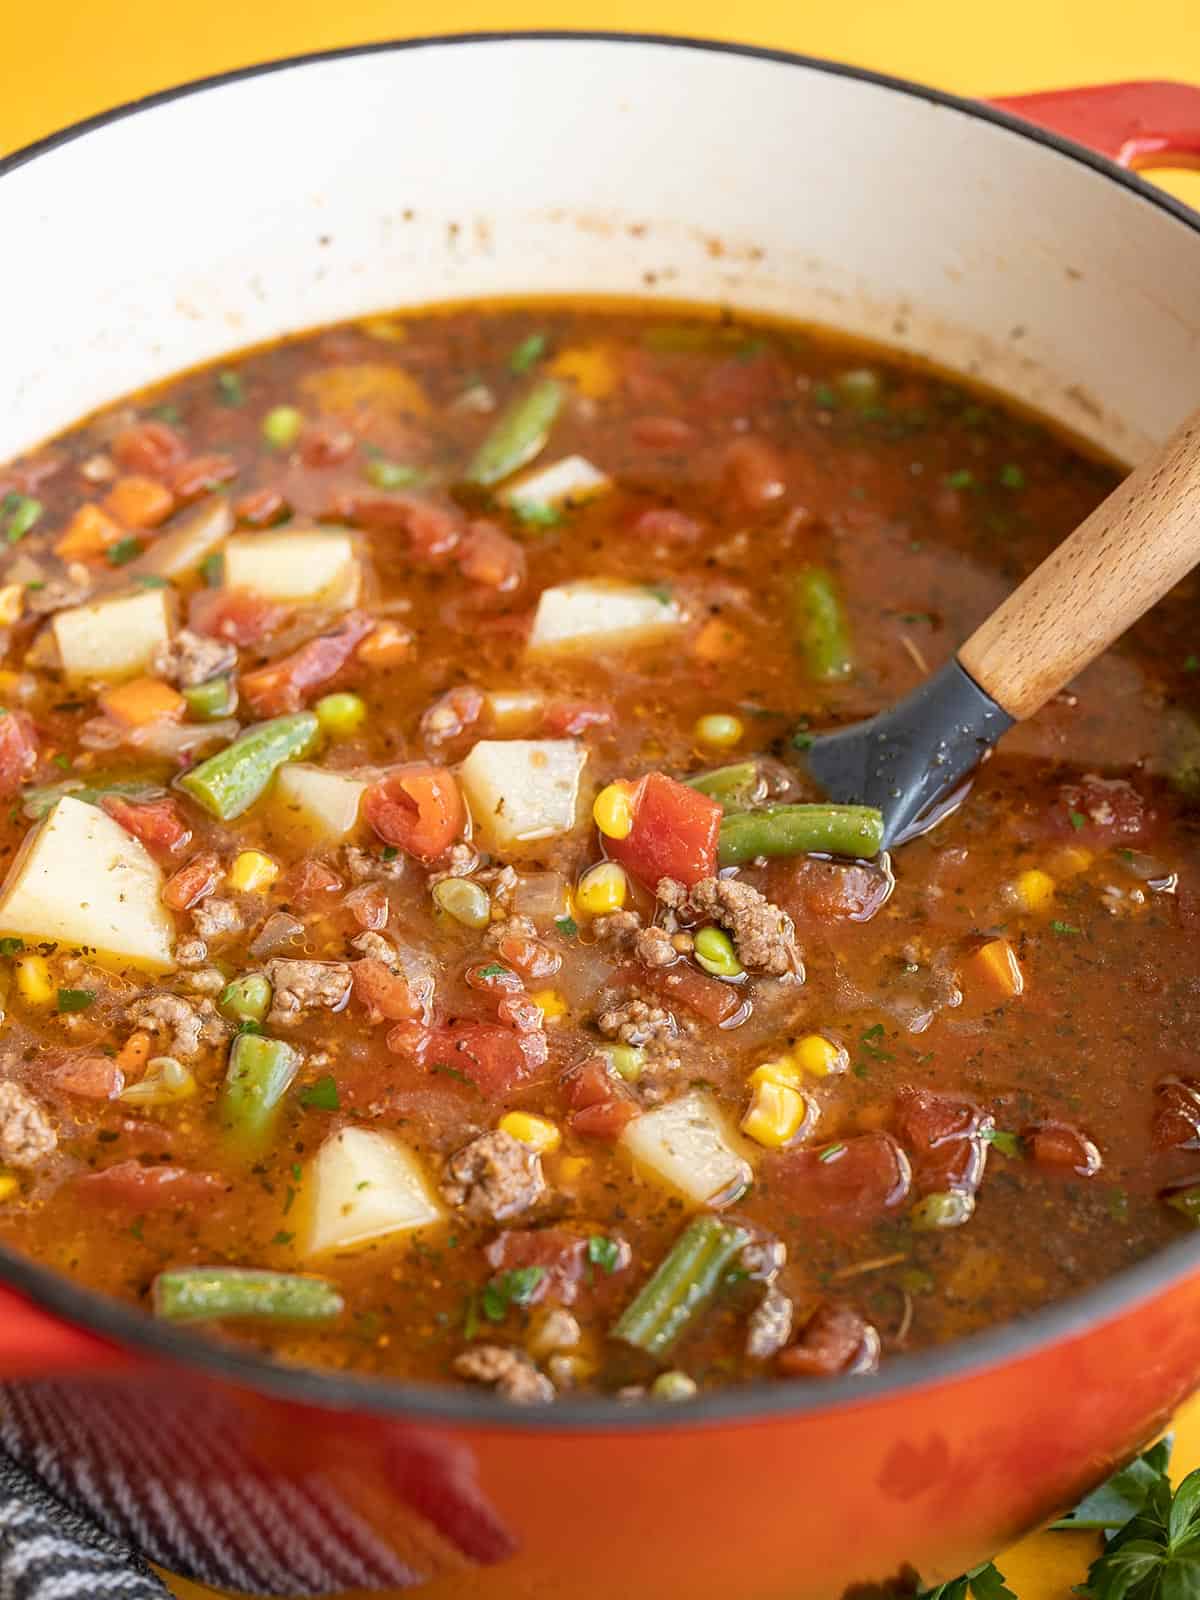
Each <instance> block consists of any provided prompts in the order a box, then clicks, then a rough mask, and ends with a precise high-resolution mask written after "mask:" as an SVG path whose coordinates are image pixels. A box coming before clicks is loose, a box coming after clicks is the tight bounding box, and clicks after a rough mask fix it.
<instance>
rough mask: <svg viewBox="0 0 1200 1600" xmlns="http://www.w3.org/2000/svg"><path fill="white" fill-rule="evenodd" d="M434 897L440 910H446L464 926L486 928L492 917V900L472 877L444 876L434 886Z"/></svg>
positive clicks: (447, 913) (448, 914) (449, 915)
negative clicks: (472, 880)
mask: <svg viewBox="0 0 1200 1600" xmlns="http://www.w3.org/2000/svg"><path fill="white" fill-rule="evenodd" d="M433 898H434V902H435V904H436V905H437V907H438V910H439V911H444V912H445V913H446V915H447V916H448V917H453V918H454V920H455V922H461V923H462V925H463V927H464V928H486V927H487V925H488V923H489V922H490V921H491V917H492V902H491V901H490V900H489V899H488V895H487V891H486V890H484V889H481V888H480V887H479V885H478V884H477V883H472V882H471V880H470V878H443V879H442V880H441V882H440V883H435V884H434V886H433Z"/></svg>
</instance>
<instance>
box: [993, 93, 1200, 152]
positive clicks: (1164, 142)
mask: <svg viewBox="0 0 1200 1600" xmlns="http://www.w3.org/2000/svg"><path fill="white" fill-rule="evenodd" d="M991 103H992V105H994V106H997V107H998V108H999V109H1000V110H1001V111H1009V112H1011V113H1012V115H1013V116H1014V117H1023V118H1024V119H1025V121H1026V122H1035V123H1037V125H1038V127H1040V128H1046V129H1048V130H1049V131H1050V132H1051V133H1061V134H1062V135H1063V136H1064V137H1065V138H1067V139H1073V140H1074V141H1075V143H1076V144H1083V145H1087V147H1088V148H1089V149H1090V150H1096V151H1098V152H1099V153H1100V154H1101V155H1104V156H1108V157H1109V158H1110V159H1111V160H1113V161H1115V162H1117V163H1118V164H1119V165H1120V166H1122V167H1197V168H1200V88H1195V87H1193V86H1192V85H1191V84H1188V83H1170V82H1162V83H1104V84H1096V85H1095V86H1094V87H1092V88H1088V89H1053V90H1050V91H1049V92H1048V93H1046V94H1021V95H1013V96H1007V97H1005V98H1004V99H1002V100H993V101H992V102H991Z"/></svg>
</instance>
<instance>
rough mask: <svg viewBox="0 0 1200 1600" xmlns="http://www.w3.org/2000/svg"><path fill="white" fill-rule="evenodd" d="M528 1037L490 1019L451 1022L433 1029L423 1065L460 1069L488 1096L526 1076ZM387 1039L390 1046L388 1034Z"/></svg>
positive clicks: (504, 1090) (528, 1065)
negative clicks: (487, 1020)
mask: <svg viewBox="0 0 1200 1600" xmlns="http://www.w3.org/2000/svg"><path fill="white" fill-rule="evenodd" d="M393 1032H395V1030H394V1029H393ZM530 1037H532V1036H531V1035H528V1034H526V1035H519V1034H516V1033H514V1032H513V1031H512V1029H511V1028H503V1027H501V1026H500V1025H499V1024H498V1023H494V1022H454V1023H451V1024H450V1025H449V1026H448V1027H442V1028H435V1029H434V1030H433V1032H432V1035H431V1037H430V1039H429V1041H428V1043H427V1045H426V1047H425V1049H424V1052H423V1053H424V1058H425V1065H426V1066H427V1067H429V1068H430V1070H432V1069H434V1068H435V1067H438V1066H444V1067H449V1068H451V1069H453V1070H454V1071H456V1072H461V1073H462V1074H463V1076H464V1077H466V1078H469V1079H470V1080H471V1082H472V1083H473V1084H474V1085H475V1087H476V1088H477V1089H478V1090H479V1092H480V1094H482V1095H483V1096H484V1097H485V1098H486V1099H489V1100H491V1099H494V1098H495V1097H496V1096H497V1095H502V1094H507V1093H508V1091H509V1090H510V1089H512V1088H514V1087H515V1086H516V1085H517V1084H518V1083H520V1082H522V1080H523V1079H525V1078H527V1077H528V1076H529V1073H530V1071H531V1070H532V1067H533V1065H535V1064H536V1063H533V1062H531V1061H530V1060H529V1058H528V1055H527V1052H526V1050H525V1048H524V1044H525V1041H526V1040H527V1039H529V1038H530ZM388 1043H389V1047H390V1044H391V1039H390V1036H389V1040H388Z"/></svg>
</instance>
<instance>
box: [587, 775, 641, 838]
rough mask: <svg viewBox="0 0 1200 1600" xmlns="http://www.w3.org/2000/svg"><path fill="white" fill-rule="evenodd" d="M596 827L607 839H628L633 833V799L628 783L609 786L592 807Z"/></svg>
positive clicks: (597, 797) (602, 791)
mask: <svg viewBox="0 0 1200 1600" xmlns="http://www.w3.org/2000/svg"><path fill="white" fill-rule="evenodd" d="M592 816H593V817H594V818H595V822H596V826H597V827H598V828H599V829H600V832H601V833H602V834H603V835H604V837H605V838H606V839H627V838H628V837H629V835H630V834H631V833H632V832H633V798H632V796H631V794H630V792H629V785H628V784H627V783H610V784H607V785H606V786H605V787H604V788H603V789H601V791H600V793H599V794H598V795H597V796H596V799H595V802H594V804H593V806H592Z"/></svg>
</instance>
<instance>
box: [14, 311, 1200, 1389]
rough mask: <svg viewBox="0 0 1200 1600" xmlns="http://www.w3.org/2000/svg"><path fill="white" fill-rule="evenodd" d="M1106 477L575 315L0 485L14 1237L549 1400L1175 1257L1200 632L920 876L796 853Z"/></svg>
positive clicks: (382, 328) (863, 366)
mask: <svg viewBox="0 0 1200 1600" xmlns="http://www.w3.org/2000/svg"><path fill="white" fill-rule="evenodd" d="M1114 482H1115V475H1114V473H1113V471H1112V470H1111V469H1110V468H1109V467H1107V466H1104V465H1100V464H1097V463H1096V462H1095V461H1092V460H1089V459H1087V458H1086V457H1085V456H1083V455H1082V454H1080V453H1079V451H1078V450H1076V449H1075V448H1073V447H1072V446H1071V445H1069V444H1067V443H1065V442H1064V441H1063V440H1062V439H1060V438H1059V437H1057V436H1055V435H1054V434H1053V433H1051V432H1049V431H1047V430H1046V429H1045V428H1043V427H1042V426H1040V425H1039V424H1038V423H1036V422H1034V421H1031V420H1029V419H1028V418H1026V417H1021V416H1016V415H1013V414H1011V413H1009V412H1008V411H1006V410H1005V409H1004V408H1003V407H1002V406H1001V405H999V404H997V403H996V402H995V401H994V400H993V399H991V398H988V397H986V396H982V395H979V394H975V393H971V392H968V391H965V390H964V389H962V388H960V387H956V386H954V385H952V384H950V383H948V382H946V381H945V380H944V379H943V378H941V377H938V376H931V375H929V374H926V373H922V372H917V371H914V370H912V369H911V368H908V367H905V366H901V365H898V364H895V363H892V362H889V361H888V360H886V359H883V358H881V357H879V356H878V355H877V354H876V353H874V352H868V353H864V352H863V351H862V350H861V349H852V348H848V347H844V346H841V345H839V344H837V343H833V342H829V341H828V340H826V339H825V338H823V337H815V336H813V335H812V334H810V333H808V332H805V331H801V330H798V329H794V328H789V327H783V326H760V325H749V324H747V323H744V322H739V321H736V320H732V319H729V318H722V319H716V318H713V317H705V316H701V315H699V314H697V313H694V312H690V311H686V310H681V311H675V310H663V309H661V308H655V309H648V308H638V307H630V306H616V307H612V306H608V307H597V308H587V307H576V308H570V307H564V306H562V305H542V304H531V305H521V306H500V307H491V308H487V307H485V308H465V309H464V308H455V309H451V310H448V311H442V312H438V313H429V314H421V315H413V316H402V317H395V318H380V319H376V320H372V321H369V322H366V323H362V324H358V325H354V326H347V327H342V328H336V329H333V330H330V331H326V332H321V333H317V334H314V335H311V336H309V337H305V338H303V339H299V340H296V341H294V342H291V343H288V344H284V345H281V346H278V347H276V348H271V349H265V350H260V351H255V352H252V353H250V354H248V355H245V356H244V357H240V358H238V359H236V360H235V361H230V362H228V363H226V364H224V365H223V366H221V367H220V368H217V369H212V370H205V371H201V372H196V373H192V374H189V375H187V376H185V377H183V378H181V379H179V380H178V381H176V382H173V383H170V384H168V385H166V386H164V387H162V388H160V389H158V390H156V391H154V392H153V393H148V394H145V395H142V396H138V397H136V398H135V399H133V400H131V401H128V402H125V403H123V404H121V405H119V406H116V407H114V408H112V409H110V410H108V411H106V412H104V413H102V414H100V415H98V416H96V417H93V418H92V419H90V420H89V421H88V422H86V423H84V424H83V425H81V426H80V427H78V428H76V429H74V430H72V431H71V432H69V433H67V434H65V435H64V436H63V437H61V438H59V439H57V440H55V441H54V442H53V443H52V444H51V445H50V446H48V447H47V448H45V449H43V450H41V451H39V452H37V453H36V454H34V455H31V456H30V457H28V458H27V459H24V460H22V461H19V462H17V463H15V464H14V465H13V466H11V467H10V468H9V469H7V470H6V471H4V472H2V473H0V496H2V497H3V498H2V500H0V505H2V511H0V530H2V531H3V532H4V533H5V535H6V539H7V551H8V553H7V556H6V558H5V563H4V568H3V571H2V572H0V621H2V624H3V632H2V633H0V642H2V647H3V653H4V655H3V671H2V673H0V692H2V695H3V705H4V707H5V711H4V714H3V716H2V717H0V791H2V793H3V796H4V798H5V800H6V807H5V810H4V813H3V816H2V817H0V849H2V851H3V865H4V869H5V873H6V877H5V882H4V887H3V890H2V891H0V935H2V936H3V937H2V939H0V967H2V969H3V970H2V973H0V978H2V981H3V985H4V1019H3V1031H2V1032H0V1161H2V1162H3V1163H4V1166H3V1172H2V1173H0V1194H2V1197H3V1198H2V1201H0V1239H3V1241H4V1242H5V1243H6V1244H8V1245H10V1246H13V1247H16V1248H17V1249H19V1250H21V1251H24V1252H27V1253H29V1254H31V1255H33V1256H35V1257H37V1258H38V1259H39V1260H41V1261H43V1262H45V1263H47V1264H48V1265H50V1266H52V1267H54V1268H56V1269H58V1270H59V1271H61V1272H63V1273H66V1274H69V1275H71V1276H73V1277H75V1278H77V1279H78V1280H80V1281H81V1282H84V1283H86V1284H89V1285H92V1286H94V1287H95V1288H97V1289H100V1290H104V1291H106V1292H108V1293H111V1294H114V1295H119V1296H122V1297H124V1298H127V1299H130V1300H133V1301H135V1302H137V1303H139V1304H141V1305H144V1306H145V1307H147V1309H148V1310H151V1311H152V1312H153V1313H154V1314H156V1315H159V1316H166V1317H172V1318H176V1319H192V1320H197V1321H203V1322H205V1323H208V1324H209V1325H212V1326H213V1327H214V1329H215V1331H217V1332H218V1333H219V1334H220V1336H222V1337H231V1338H236V1339H238V1340H242V1341H249V1342H251V1343H252V1344H253V1345H255V1346H257V1347H259V1348H261V1349H263V1350H265V1351H268V1352H272V1353H274V1354H276V1355H277V1356H279V1357H280V1358H283V1359H287V1360H290V1361H303V1362H310V1363H316V1364H319V1365H322V1366H331V1367H343V1368H353V1369H356V1370H359V1371H364V1372H379V1373H387V1374H393V1375H402V1376H406V1377H412V1378H421V1379H452V1378H457V1379H459V1380H465V1381H470V1382H476V1383H485V1384H490V1385H492V1386H494V1387H496V1388H497V1389H499V1390H500V1391H501V1392H502V1393H504V1394H506V1395H509V1396H511V1397H513V1398H515V1399H518V1400H529V1401H542V1400H548V1399H552V1398H553V1396H554V1395H555V1394H556V1393H557V1392H560V1391H562V1390H565V1389H571V1388H575V1389H579V1388H584V1389H597V1390H602V1391H607V1392H614V1393H630V1392H632V1393H641V1392H644V1391H645V1390H646V1389H647V1388H648V1389H649V1390H650V1392H651V1393H653V1394H655V1395H658V1396H662V1397H663V1398H665V1399H671V1398H686V1397H687V1395H689V1394H691V1393H693V1392H695V1390H696V1389H697V1388H704V1387H708V1386H712V1385H715V1384H721V1383H725V1382H729V1381H733V1380H738V1379H741V1378H745V1377H747V1376H751V1375H756V1374H775V1375H777V1376H778V1377H779V1378H780V1380H781V1381H789V1382H803V1381H811V1380H812V1379H814V1378H817V1377H819V1376H821V1375H825V1374H830V1373H835V1372H843V1371H856V1372H863V1373H867V1372H870V1371H871V1370H873V1369H874V1368H875V1367H876V1366H877V1365H878V1363H879V1361H880V1360H881V1359H886V1357H887V1356H888V1355H889V1354H891V1353H893V1352H896V1351H900V1350H910V1349H914V1348H919V1347H922V1346H928V1345H931V1344H935V1343H938V1342H940V1341H944V1340H946V1339H950V1338H954V1337H957V1336H959V1335H962V1334H965V1333H969V1332H971V1331H972V1330H976V1329H979V1328H982V1327H984V1326H986V1325H988V1324H991V1323H994V1322H996V1321H997V1320H1000V1319H1004V1318H1010V1317H1016V1316H1020V1315H1021V1314H1023V1313H1026V1312H1028V1311H1030V1310H1031V1309H1033V1308H1036V1307H1038V1306H1040V1305H1043V1304H1045V1303H1046V1302H1047V1301H1051V1300H1054V1299H1055V1298H1057V1297H1061V1296H1063V1295H1067V1294H1070V1293H1072V1292H1073V1291H1076V1290H1078V1289H1080V1288H1082V1287H1084V1286H1086V1285H1088V1284H1091V1283H1094V1282H1096V1281H1097V1280H1098V1279H1101V1278H1103V1277H1105V1276H1106V1275H1107V1274H1109V1273H1112V1272H1114V1271H1116V1270H1118V1269H1119V1268H1121V1267H1123V1266H1125V1265H1127V1264H1129V1263H1131V1262H1133V1261H1135V1260H1137V1259H1138V1258H1140V1257H1142V1256H1144V1255H1146V1254H1147V1253H1148V1252H1150V1251H1152V1250H1153V1249H1155V1248H1156V1247H1157V1246H1158V1245H1160V1244H1162V1243H1163V1242H1164V1241H1166V1240H1167V1239H1169V1238H1170V1237H1172V1236H1173V1235H1174V1234H1176V1233H1177V1232H1178V1231H1179V1230H1181V1229H1183V1228H1186V1227H1187V1226H1189V1225H1190V1223H1191V1221H1192V1220H1193V1218H1194V1216H1195V1215H1197V1214H1200V1187H1198V1188H1197V1189H1195V1190H1190V1189H1189V1188H1188V1185H1189V1183H1190V1182H1196V1183H1200V1154H1198V1153H1197V1152H1198V1151H1200V1072H1197V1069H1196V1066H1195V1038H1196V1029H1197V1024H1198V1021H1200V942H1198V941H1197V939H1196V935H1195V924H1196V920H1197V914H1198V908H1200V900H1198V899H1197V896H1196V883H1197V872H1198V868H1200V838H1198V835H1197V829H1196V821H1195V818H1196V811H1195V807H1194V802H1193V799H1192V795H1193V792H1194V790H1195V789H1196V787H1197V786H1198V785H1200V727H1198V725H1197V723H1196V721H1195V719H1194V716H1193V713H1192V710H1191V709H1190V708H1191V707H1192V706H1193V705H1194V704H1195V702H1196V698H1197V695H1196V685H1197V682H1200V679H1197V677H1196V675H1195V674H1196V671H1197V668H1198V665H1200V664H1198V662H1197V657H1196V655H1195V654H1193V653H1192V651H1193V649H1194V647H1195V636H1194V602H1193V597H1192V594H1191V588H1192V585H1191V584H1190V583H1189V584H1188V585H1187V586H1186V588H1185V589H1183V590H1180V591H1177V592H1176V593H1174V594H1173V595H1171V596H1170V597H1169V598H1168V599H1167V600H1166V601H1165V602H1164V603H1163V604H1162V605H1161V606H1159V607H1158V609H1157V610H1156V611H1155V612H1154V614H1153V615H1152V616H1151V617H1149V618H1148V619H1146V621H1145V622H1143V623H1142V624H1141V625H1140V626H1139V627H1138V628H1137V629H1136V630H1135V632H1134V633H1133V635H1131V636H1130V637H1129V638H1128V639H1127V640H1126V641H1125V642H1124V643H1123V644H1122V646H1121V647H1120V648H1119V649H1118V650H1115V651H1113V652H1112V653H1110V654H1109V655H1108V656H1106V657H1105V658H1104V659H1102V660H1101V661H1100V662H1098V663H1097V664H1096V665H1095V666H1094V667H1093V668H1092V669H1090V670H1089V672H1088V673H1087V674H1086V675H1085V676H1084V678H1082V679H1081V680H1080V681H1079V682H1078V683H1077V684H1076V685H1075V686H1074V687H1073V688H1072V690H1071V691H1070V692H1069V693H1065V694H1062V695H1060V696H1059V697H1058V698H1057V699H1056V700H1055V701H1054V702H1053V703H1052V704H1051V705H1050V706H1049V707H1047V709H1046V710H1045V711H1043V712H1042V713H1041V714H1040V715H1039V716H1038V717H1037V718H1036V719H1034V720H1033V721H1032V722H1031V723H1030V724H1028V725H1026V726H1023V727H1022V728H1020V729H1018V730H1016V731H1014V732H1013V733H1012V734H1011V735H1010V736H1009V737H1008V738H1007V739H1006V741H1005V743H1004V746H1003V749H1002V751H1001V752H1000V753H999V754H998V755H997V756H996V757H995V758H994V759H993V760H992V761H991V762H990V763H989V764H988V765H987V766H986V767H985V768H984V770H983V771H982V772H981V773H980V774H979V775H978V777H977V779H976V782H975V784H974V787H973V789H972V791H971V792H970V794H969V796H968V797H967V799H966V800H965V802H964V804H963V805H962V806H961V808H960V809H959V810H958V811H957V812H956V813H955V814H954V815H952V816H950V817H948V818H947V819H945V820H944V821H943V822H942V823H941V824H940V825H939V826H938V827H936V828H935V829H934V830H933V831H932V832H930V833H928V834H927V835H926V836H925V837H923V838H921V839H919V840H917V841H915V842H913V843H911V844H908V845H906V846H904V847H903V848H902V849H901V850H900V851H899V852H898V853H897V854H896V856H895V859H894V860H892V861H890V862H889V861H888V860H887V859H886V858H880V857H878V856H877V855H876V853H875V846H876V843H877V834H876V833H875V830H874V822H873V818H872V817H870V816H864V815H862V814H859V813H854V812H847V811H846V810H845V808H841V809H839V808H833V809H832V810H830V809H829V808H824V809H815V810H814V809H804V808H805V807H806V805H808V804H809V803H811V802H813V801H815V800H818V799H819V797H817V796H815V795H814V794H813V793H812V791H811V789H810V787H809V786H808V785H807V784H806V781H805V777H804V770H803V752H804V747H805V745H806V743H807V741H808V738H809V737H810V734H811V731H812V730H815V729H821V728H825V727H828V726H833V725H836V724H838V723H841V722H844V721H847V720H851V719H855V718H860V717H864V716H867V715H869V714H871V713H872V712H874V711H875V710H877V709H878V708H880V707H882V706H884V705H886V704H887V703H889V702H890V701H892V700H894V699H895V698H896V697H898V696H899V695H901V694H903V693H905V692H906V691H908V690H909V689H911V688H912V687H913V686H914V685H915V684H917V683H918V682H919V681H920V680H921V679H922V678H923V677H924V676H925V675H926V674H927V673H928V672H930V671H931V670H933V669H935V668H936V667H937V666H938V665H939V664H940V663H941V662H942V661H943V660H945V659H946V657H947V656H948V655H949V654H950V653H951V652H952V650H953V649H954V647H955V646H956V645H957V643H958V642H959V641H961V639H962V638H964V637H965V636H966V635H967V634H968V633H969V632H970V630H971V629H972V628H973V627H974V626H975V625H976V624H977V623H978V622H979V621H980V620H982V618H983V617H984V616H985V615H986V614H987V613H988V612H989V611H990V610H991V609H992V608H993V607H994V606H995V605H996V603H997V602H998V601H999V600H1000V598H1001V597H1002V596H1003V595H1004V594H1005V593H1006V592H1007V591H1008V590H1009V589H1010V588H1011V586H1012V585H1013V584H1014V583H1015V582H1016V581H1017V580H1018V579H1019V578H1020V577H1021V576H1022V574H1024V573H1025V572H1027V571H1028V570H1029V569H1030V568H1031V567H1032V566H1033V565H1035V564H1036V562H1037V561H1038V560H1040V559H1041V557H1042V556H1043V555H1044V554H1045V553H1046V552H1047V551H1048V550H1049V549H1050V548H1051V546H1052V545H1053V544H1054V543H1056V542H1057V541H1058V540H1059V539H1060V538H1062V537H1063V536H1064V535H1065V534H1066V533H1067V532H1068V531H1069V530H1070V529H1071V528H1072V527H1073V526H1074V525H1075V524H1076V523H1077V522H1078V521H1079V520H1080V519H1081V518H1082V517H1083V516H1084V515H1085V514H1086V513H1087V512H1088V511H1089V510H1090V509H1091V508H1092V507H1093V506H1094V505H1095V504H1096V503H1097V502H1098V501H1099V500H1100V499H1101V498H1102V497H1103V496H1104V494H1105V493H1106V492H1107V491H1108V490H1109V489H1110V488H1111V487H1112V485H1113V483H1114ZM795 807H801V809H793V808H795Z"/></svg>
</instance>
